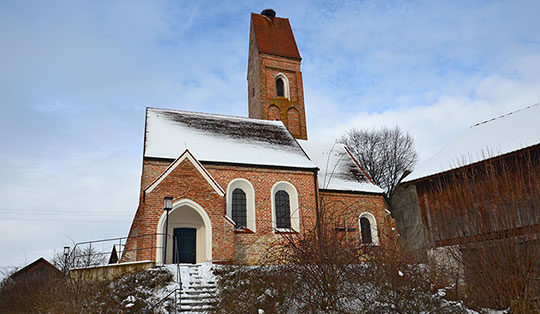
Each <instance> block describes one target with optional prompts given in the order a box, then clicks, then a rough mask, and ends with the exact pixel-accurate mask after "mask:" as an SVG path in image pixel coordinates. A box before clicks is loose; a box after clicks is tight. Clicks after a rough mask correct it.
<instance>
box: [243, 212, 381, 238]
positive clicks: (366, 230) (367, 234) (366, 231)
mask: <svg viewBox="0 0 540 314" xmlns="http://www.w3.org/2000/svg"><path fill="white" fill-rule="evenodd" d="M233 217H234V216H233ZM360 230H361V231H362V244H371V243H373V239H372V238H371V224H370V223H369V220H368V219H367V218H366V217H362V218H360Z"/></svg>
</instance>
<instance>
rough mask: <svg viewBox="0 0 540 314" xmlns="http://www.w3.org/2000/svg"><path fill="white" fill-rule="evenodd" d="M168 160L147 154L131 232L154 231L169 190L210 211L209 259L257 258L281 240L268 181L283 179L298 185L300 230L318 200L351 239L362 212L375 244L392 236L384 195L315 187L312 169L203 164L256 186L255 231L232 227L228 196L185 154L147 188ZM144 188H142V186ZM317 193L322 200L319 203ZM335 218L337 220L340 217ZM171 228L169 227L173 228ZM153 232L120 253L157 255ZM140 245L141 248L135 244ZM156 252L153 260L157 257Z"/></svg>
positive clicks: (217, 174)
mask: <svg viewBox="0 0 540 314" xmlns="http://www.w3.org/2000/svg"><path fill="white" fill-rule="evenodd" d="M170 165H171V161H169V160H157V159H145V160H144V161H143V174H142V180H141V182H142V184H141V203H140V205H139V208H138V210H137V213H136V215H135V218H134V221H133V224H132V227H131V230H130V237H133V236H136V235H139V236H140V235H144V234H155V233H157V232H158V221H159V219H160V217H162V215H164V211H163V199H164V197H166V196H172V197H173V198H174V201H175V202H176V201H179V200H182V199H189V200H192V201H193V202H195V203H197V204H198V205H200V206H201V207H202V208H203V209H204V210H205V212H206V213H207V214H208V216H209V218H210V220H211V225H212V239H211V240H209V239H206V241H211V244H212V260H213V261H215V262H226V263H246V264H256V263H259V262H260V261H261V258H263V257H264V253H265V252H266V251H267V249H268V248H269V245H271V244H272V243H275V242H279V240H280V236H279V232H276V230H275V229H274V228H273V226H272V205H271V202H272V200H271V199H272V195H271V194H272V193H271V191H272V187H273V186H274V185H275V184H276V183H278V182H281V181H286V182H289V183H291V184H292V185H294V187H295V188H296V190H297V191H298V204H299V216H300V232H304V231H306V230H311V229H312V228H313V223H314V222H315V220H316V208H317V206H320V208H321V210H322V211H326V213H327V214H328V213H330V212H332V213H333V214H334V215H333V217H340V218H343V222H344V221H345V220H346V221H348V223H349V224H350V225H348V226H347V227H348V228H349V229H350V228H354V229H355V230H354V231H353V232H352V235H353V238H354V239H359V238H360V228H359V226H358V219H359V216H360V214H362V213H364V212H369V213H371V214H372V215H373V216H374V217H375V219H376V221H377V223H376V224H377V232H378V234H379V244H384V243H385V241H386V239H387V237H389V236H394V231H393V230H395V229H394V227H395V226H394V225H393V220H392V219H391V218H390V216H389V214H387V212H386V211H385V209H386V208H387V204H386V202H385V201H384V198H383V196H382V195H376V194H359V193H340V192H333V191H318V188H316V179H315V173H314V172H312V171H311V170H295V169H278V168H265V167H251V166H239V165H216V164H206V165H204V169H205V170H206V171H207V172H208V173H209V174H210V175H211V176H212V178H213V179H215V181H216V182H217V183H218V184H219V186H220V187H222V188H223V189H224V190H225V192H226V193H227V192H228V193H230V191H226V189H227V186H228V185H229V183H230V182H231V181H232V180H233V179H238V178H242V179H245V180H248V181H249V182H250V183H251V184H252V185H253V188H254V191H255V195H254V197H255V217H256V231H255V232H250V231H235V229H234V225H233V223H232V222H231V221H230V220H229V219H228V218H227V217H225V216H226V197H225V196H221V195H219V194H218V193H217V192H216V190H215V189H214V188H213V187H212V186H211V185H210V184H209V182H208V181H207V180H206V179H205V178H204V177H203V175H202V174H201V172H200V171H199V170H198V169H197V168H196V167H195V165H194V164H193V163H192V162H190V161H189V160H188V159H185V160H183V161H182V162H181V163H180V164H179V165H178V166H177V167H176V168H175V169H174V170H173V171H172V172H170V173H169V174H168V175H167V176H166V177H164V178H163V179H162V181H161V182H160V183H159V184H158V185H157V186H156V187H155V188H154V189H153V190H152V191H151V192H148V187H149V185H150V184H151V183H152V182H155V180H156V179H157V178H158V177H160V175H162V173H164V172H166V170H167V168H168V167H169V166H170ZM145 190H146V191H145ZM317 194H318V195H319V198H320V199H319V201H320V204H317ZM341 221H342V220H341V219H338V224H339V223H341ZM171 232H172V230H169V233H171ZM157 242H158V240H156V238H155V237H144V238H138V239H137V240H136V241H135V240H134V239H132V241H130V242H128V245H127V250H128V251H129V250H133V252H137V254H135V253H132V254H131V255H128V256H124V260H125V261H127V260H147V259H151V260H156V252H158V254H159V250H155V249H152V250H148V249H144V250H143V249H142V248H149V247H156V246H157ZM135 248H138V249H140V250H139V251H135V250H134V249H135ZM160 258H161V256H158V258H157V260H160Z"/></svg>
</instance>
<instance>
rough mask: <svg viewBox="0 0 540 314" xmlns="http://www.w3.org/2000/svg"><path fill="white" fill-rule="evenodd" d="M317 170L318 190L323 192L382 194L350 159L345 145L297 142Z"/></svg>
mask: <svg viewBox="0 0 540 314" xmlns="http://www.w3.org/2000/svg"><path fill="white" fill-rule="evenodd" d="M298 143H300V145H301V146H302V148H303V149H304V151H305V152H306V153H307V154H308V156H309V158H310V159H311V161H313V163H314V164H315V165H317V167H318V168H319V173H318V178H319V180H318V181H319V188H320V189H324V190H338V191H354V192H368V193H383V190H382V189H381V188H380V187H378V186H377V185H375V184H373V183H372V182H371V181H370V180H369V179H368V178H367V176H366V175H365V173H364V171H362V169H361V168H360V167H359V166H358V164H357V163H356V162H355V161H354V159H353V158H352V157H351V155H350V154H349V152H348V151H347V150H346V148H345V145H343V144H337V143H335V144H334V143H320V142H312V141H303V140H298Z"/></svg>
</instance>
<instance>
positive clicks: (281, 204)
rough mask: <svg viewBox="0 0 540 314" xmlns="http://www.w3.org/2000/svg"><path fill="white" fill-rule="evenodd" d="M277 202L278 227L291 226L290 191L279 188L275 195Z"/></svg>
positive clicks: (288, 227)
mask: <svg viewBox="0 0 540 314" xmlns="http://www.w3.org/2000/svg"><path fill="white" fill-rule="evenodd" d="M275 202H276V227H277V228H286V229H290V228H291V203H290V200H289V193H287V192H285V191H283V190H279V191H277V192H276V196H275Z"/></svg>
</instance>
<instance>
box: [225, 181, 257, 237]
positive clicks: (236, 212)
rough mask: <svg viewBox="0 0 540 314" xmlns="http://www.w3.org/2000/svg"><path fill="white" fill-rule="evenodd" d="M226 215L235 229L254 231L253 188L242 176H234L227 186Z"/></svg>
mask: <svg viewBox="0 0 540 314" xmlns="http://www.w3.org/2000/svg"><path fill="white" fill-rule="evenodd" d="M227 217H228V218H229V221H231V220H232V222H234V228H235V229H243V230H242V231H246V232H247V231H251V232H256V225H257V224H256V221H255V190H254V189H253V185H251V183H250V182H249V181H248V180H246V179H242V178H236V179H233V180H231V182H229V185H228V186H227Z"/></svg>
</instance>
